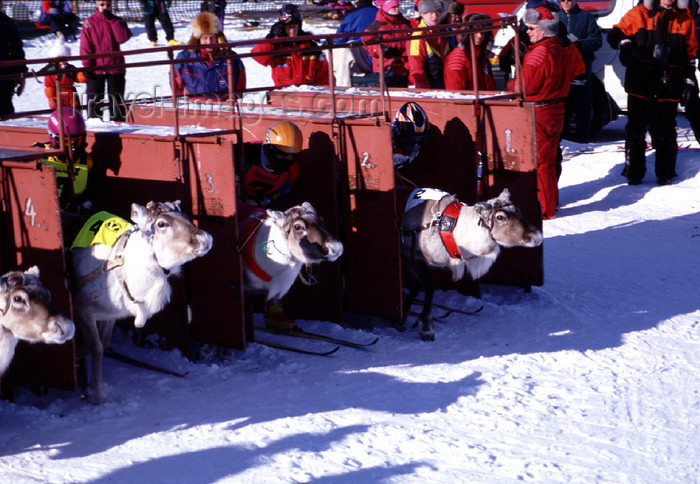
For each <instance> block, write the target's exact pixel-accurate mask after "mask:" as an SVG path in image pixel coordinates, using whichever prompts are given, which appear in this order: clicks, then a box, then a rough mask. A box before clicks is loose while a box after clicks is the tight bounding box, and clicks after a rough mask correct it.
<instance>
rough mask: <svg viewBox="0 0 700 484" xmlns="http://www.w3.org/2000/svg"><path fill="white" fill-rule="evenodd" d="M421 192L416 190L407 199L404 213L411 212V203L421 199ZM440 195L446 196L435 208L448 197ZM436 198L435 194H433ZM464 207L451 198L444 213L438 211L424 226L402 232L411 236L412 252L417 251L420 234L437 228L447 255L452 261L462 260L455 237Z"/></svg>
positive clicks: (436, 203) (436, 202) (437, 202)
mask: <svg viewBox="0 0 700 484" xmlns="http://www.w3.org/2000/svg"><path fill="white" fill-rule="evenodd" d="M420 190H422V189H416V190H412V191H411V193H410V195H409V196H408V197H407V198H406V199H405V200H406V206H405V209H404V212H405V211H406V210H409V209H410V208H411V207H410V201H411V200H412V199H419V198H420V195H421V192H420ZM436 193H438V194H444V196H442V197H441V198H440V199H439V200H436V201H435V205H434V206H433V208H434V207H438V208H439V205H440V202H441V201H442V199H443V198H445V196H449V195H447V193H446V192H436ZM433 196H435V194H433ZM461 207H462V203H461V202H460V201H459V200H457V199H456V198H454V197H451V200H450V203H448V205H447V206H446V207H445V208H444V209H443V210H442V211H439V210H438V211H437V212H435V213H434V214H433V218H432V219H431V220H430V221H428V222H425V223H424V224H422V225H420V226H418V227H416V228H415V229H410V230H403V229H402V230H401V234H404V235H411V237H412V239H413V240H412V247H411V248H412V250H415V244H416V235H418V233H420V232H422V231H424V230H428V229H430V228H432V227H435V226H437V230H438V234H439V235H440V240H441V241H442V245H443V246H444V247H445V250H447V253H448V254H449V256H450V257H451V258H452V259H460V258H461V257H462V253H461V252H460V250H459V247H458V246H457V241H456V240H455V236H454V230H455V227H456V226H457V219H459V213H460V209H461Z"/></svg>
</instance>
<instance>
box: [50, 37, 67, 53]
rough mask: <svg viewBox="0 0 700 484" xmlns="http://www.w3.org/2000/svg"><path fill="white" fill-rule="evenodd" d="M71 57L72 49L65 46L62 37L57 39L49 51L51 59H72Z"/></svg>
mask: <svg viewBox="0 0 700 484" xmlns="http://www.w3.org/2000/svg"><path fill="white" fill-rule="evenodd" d="M71 55H72V53H71V51H70V47H68V46H67V45H66V44H64V43H63V39H62V38H60V37H59V38H57V39H56V42H54V44H53V46H52V47H51V50H50V51H49V57H70V56H71Z"/></svg>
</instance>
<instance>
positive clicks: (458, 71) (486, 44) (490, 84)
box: [444, 13, 496, 91]
mask: <svg viewBox="0 0 700 484" xmlns="http://www.w3.org/2000/svg"><path fill="white" fill-rule="evenodd" d="M489 18H490V17H489V16H488V15H484V14H482V13H475V14H473V15H470V16H467V17H466V18H465V19H464V20H465V21H468V22H473V21H477V20H487V19H489ZM471 38H473V39H474V47H475V49H476V59H477V64H478V66H477V82H478V84H479V89H480V90H486V91H493V90H495V89H496V81H495V79H494V77H493V71H492V70H491V62H490V61H489V55H492V53H491V50H490V47H491V46H493V33H491V32H490V31H487V32H477V33H474V34H471V36H470V35H469V34H463V35H461V36H460V40H459V43H458V44H457V46H456V47H455V48H454V49H453V50H452V52H450V53H449V54H448V55H447V58H446V59H445V70H444V75H445V89H447V90H448V91H461V90H465V89H474V80H473V79H472V76H473V74H472V72H473V71H472V63H471V50H470V49H471V48H470V39H471Z"/></svg>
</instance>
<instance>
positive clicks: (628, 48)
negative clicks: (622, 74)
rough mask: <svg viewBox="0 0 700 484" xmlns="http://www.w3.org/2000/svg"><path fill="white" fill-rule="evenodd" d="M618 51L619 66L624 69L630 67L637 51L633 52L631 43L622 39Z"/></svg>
mask: <svg viewBox="0 0 700 484" xmlns="http://www.w3.org/2000/svg"><path fill="white" fill-rule="evenodd" d="M619 49H620V64H622V65H623V66H625V67H629V66H631V65H632V63H633V62H634V61H635V59H636V58H637V51H636V50H635V48H634V45H632V41H631V40H630V39H623V40H622V41H621V42H620V45H619Z"/></svg>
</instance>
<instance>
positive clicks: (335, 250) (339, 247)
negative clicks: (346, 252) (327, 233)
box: [326, 241, 343, 262]
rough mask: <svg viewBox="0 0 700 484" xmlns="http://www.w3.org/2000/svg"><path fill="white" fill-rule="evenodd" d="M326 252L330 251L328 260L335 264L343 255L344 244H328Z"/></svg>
mask: <svg viewBox="0 0 700 484" xmlns="http://www.w3.org/2000/svg"><path fill="white" fill-rule="evenodd" d="M326 250H327V251H328V260H329V261H330V262H333V261H335V260H337V259H338V258H339V257H340V256H341V255H343V243H342V242H340V241H334V242H328V243H326Z"/></svg>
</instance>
